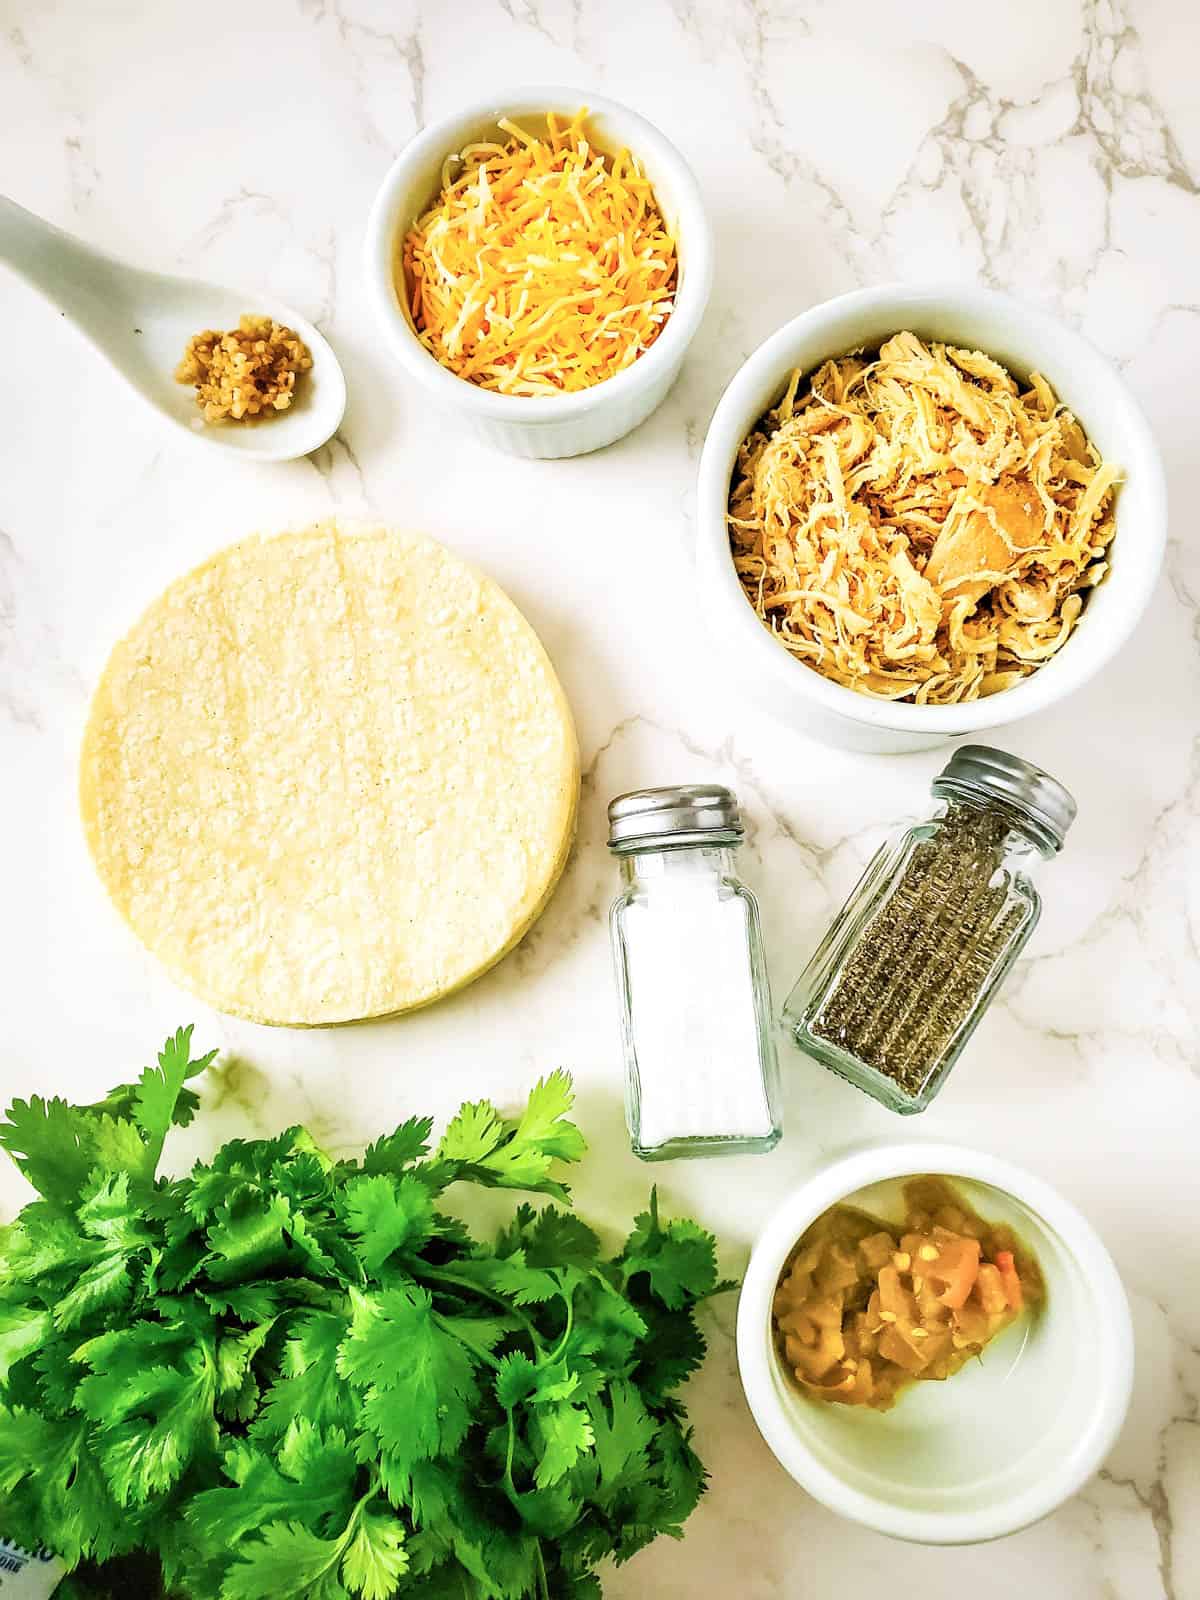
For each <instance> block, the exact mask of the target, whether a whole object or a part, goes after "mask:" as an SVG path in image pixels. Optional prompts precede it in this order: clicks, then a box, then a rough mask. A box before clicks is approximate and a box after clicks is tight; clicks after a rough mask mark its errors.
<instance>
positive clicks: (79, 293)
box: [0, 196, 346, 461]
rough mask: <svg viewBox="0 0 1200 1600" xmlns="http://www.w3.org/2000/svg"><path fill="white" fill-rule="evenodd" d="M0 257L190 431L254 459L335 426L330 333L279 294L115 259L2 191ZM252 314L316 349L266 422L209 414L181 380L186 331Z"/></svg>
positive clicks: (298, 446) (296, 448) (337, 398)
mask: <svg viewBox="0 0 1200 1600" xmlns="http://www.w3.org/2000/svg"><path fill="white" fill-rule="evenodd" d="M0 263H4V264H7V265H8V266H10V267H11V268H12V269H13V270H14V271H15V272H16V273H18V274H19V275H20V276H21V277H22V278H24V279H25V280H26V281H27V282H28V283H29V284H31V285H32V287H33V288H35V289H36V290H37V291H38V292H39V293H40V294H41V295H42V296H43V297H44V298H45V299H46V300H48V301H49V302H50V304H51V305H52V306H55V307H56V308H57V309H58V310H59V311H60V312H61V313H62V315H63V316H64V317H67V318H69V319H70V321H71V322H72V323H73V324H74V325H75V327H76V328H78V330H79V331H80V333H82V334H83V336H84V337H85V338H86V339H87V340H88V341H89V342H90V343H91V344H92V345H93V346H94V347H95V349H96V350H98V351H99V352H100V353H101V354H102V355H104V356H105V357H107V359H108V361H109V363H110V365H111V366H112V367H114V368H115V370H116V371H117V372H119V373H120V374H121V376H122V377H123V378H124V379H125V380H126V382H127V383H129V384H130V385H131V386H132V387H133V388H134V389H135V390H136V391H137V393H138V394H140V395H141V397H142V398H143V399H144V400H145V401H146V402H147V403H148V404H149V405H151V406H153V407H154V409H155V410H156V411H157V412H158V413H159V415H160V416H163V417H166V418H167V420H168V421H170V422H173V423H175V424H176V425H177V426H178V427H179V428H182V429H183V431H184V433H186V435H187V436H188V438H190V439H195V440H197V441H198V442H199V443H201V444H206V445H215V446H217V447H218V448H219V449H223V450H230V451H233V452H234V453H235V454H237V455H241V456H247V457H251V458H253V459H254V460H256V461H293V460H295V459H296V458H297V457H299V456H306V455H308V454H309V453H310V452H311V451H313V450H316V449H318V448H319V447H320V446H321V445H323V444H324V443H325V441H326V440H327V439H328V438H330V437H331V435H332V434H334V433H336V431H337V429H338V425H339V424H340V422H341V420H342V414H343V412H344V411H345V409H346V380H345V377H344V376H343V374H342V369H341V366H340V365H339V363H338V359H337V357H336V356H335V355H334V353H333V351H332V350H331V349H330V347H329V344H328V341H327V340H326V339H325V338H324V337H323V336H322V335H321V334H320V333H318V332H317V330H316V328H314V327H313V325H312V323H311V322H309V321H307V320H306V319H305V318H304V317H302V316H300V315H299V313H298V312H295V311H293V310H292V309H291V307H290V306H285V305H282V304H281V303H280V302H279V301H278V300H273V299H271V298H269V297H268V296H265V295H262V294H259V293H257V291H255V292H253V293H248V292H246V291H244V290H241V289H226V288H222V287H221V286H220V285H218V284H213V283H203V282H201V281H199V280H197V279H191V278H176V277H172V276H170V275H169V274H167V273H163V272H150V271H147V270H146V269H145V268H143V267H135V266H131V265H130V264H129V263H128V262H124V261H118V260H116V259H115V257H113V256H109V255H106V254H105V253H104V252H103V251H102V250H96V249H94V248H93V247H92V246H91V245H88V244H85V243H84V242H83V240H82V239H77V238H75V237H74V235H73V234H69V233H66V232H64V231H63V230H62V229H61V228H55V227H54V226H52V225H51V224H50V223H48V222H44V221H43V220H42V219H41V217H35V216H34V215H33V213H32V212H30V211H26V210H25V209H24V208H23V207H22V206H18V205H16V204H15V203H14V202H13V201H11V200H8V199H5V198H4V197H3V196H0ZM246 314H252V315H256V316H267V317H271V318H273V319H274V321H276V322H278V323H281V324H282V325H283V326H285V327H288V328H291V329H293V331H294V332H296V333H298V334H299V335H300V337H301V338H302V339H303V340H304V343H305V344H306V345H307V346H308V349H309V352H310V354H311V355H312V360H313V364H312V368H311V369H310V371H308V372H306V373H304V374H303V376H302V378H301V381H300V382H299V383H298V385H297V389H296V398H295V400H294V401H293V403H292V404H291V405H290V406H289V407H288V409H287V410H286V411H282V412H278V413H276V414H275V415H274V416H271V417H269V418H266V419H265V420H264V421H261V422H253V423H218V424H212V423H206V422H205V421H204V419H203V417H202V416H201V415H200V408H199V406H197V404H196V391H195V390H194V389H193V388H192V386H191V385H190V384H183V383H177V382H176V381H175V369H176V367H178V365H179V363H180V361H181V360H182V359H183V353H184V350H185V349H186V348H187V343H188V340H189V339H191V338H192V336H193V335H194V334H197V333H201V332H203V331H204V329H206V328H221V329H227V328H236V327H237V325H238V319H239V317H242V316H244V315H246Z"/></svg>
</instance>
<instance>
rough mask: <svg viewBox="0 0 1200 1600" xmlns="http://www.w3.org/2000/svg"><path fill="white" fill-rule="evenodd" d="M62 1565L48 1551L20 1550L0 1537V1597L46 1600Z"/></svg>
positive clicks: (61, 1574) (60, 1578) (3, 1599)
mask: <svg viewBox="0 0 1200 1600" xmlns="http://www.w3.org/2000/svg"><path fill="white" fill-rule="evenodd" d="M62 1576H63V1565H62V1562H61V1561H59V1560H58V1559H57V1558H56V1557H54V1556H52V1555H51V1554H50V1552H49V1551H48V1550H22V1548H21V1546H20V1545H19V1544H11V1543H10V1542H9V1541H8V1540H7V1539H0V1600H50V1596H51V1595H52V1594H53V1593H54V1591H55V1589H57V1588H58V1585H59V1583H60V1582H61V1580H62Z"/></svg>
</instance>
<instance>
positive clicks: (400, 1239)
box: [339, 1173, 434, 1273]
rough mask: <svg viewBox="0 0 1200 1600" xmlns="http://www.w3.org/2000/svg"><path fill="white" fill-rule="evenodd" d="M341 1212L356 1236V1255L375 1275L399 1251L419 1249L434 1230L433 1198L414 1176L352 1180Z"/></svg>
mask: <svg viewBox="0 0 1200 1600" xmlns="http://www.w3.org/2000/svg"><path fill="white" fill-rule="evenodd" d="M339 1212H340V1214H341V1216H342V1219H343V1221H344V1223H345V1226H346V1229H347V1231H348V1232H349V1233H350V1234H352V1235H353V1236H354V1243H353V1246H352V1248H353V1250H354V1253H355V1255H356V1256H357V1257H358V1259H359V1260H360V1261H361V1262H362V1264H363V1266H364V1267H365V1268H366V1270H367V1271H368V1272H372V1273H377V1272H378V1271H379V1269H380V1268H381V1267H382V1266H383V1265H384V1264H385V1263H386V1262H387V1261H388V1259H389V1258H390V1257H391V1256H393V1255H394V1254H395V1253H396V1252H397V1251H398V1250H406V1251H416V1250H419V1249H420V1248H421V1246H422V1245H423V1244H425V1243H426V1241H427V1240H428V1239H429V1238H431V1237H432V1235H433V1231H434V1221H433V1197H432V1196H431V1195H430V1193H429V1190H428V1189H427V1188H426V1186H425V1185H424V1184H423V1183H422V1182H421V1180H420V1179H419V1178H415V1177H413V1176H412V1174H411V1173H403V1174H401V1176H400V1177H399V1178H395V1177H392V1176H391V1175H384V1174H383V1173H378V1174H375V1175H372V1176H366V1177H362V1178H353V1179H351V1181H350V1182H349V1183H348V1184H347V1185H346V1186H345V1188H344V1189H343V1190H342V1194H341V1200H340V1203H339Z"/></svg>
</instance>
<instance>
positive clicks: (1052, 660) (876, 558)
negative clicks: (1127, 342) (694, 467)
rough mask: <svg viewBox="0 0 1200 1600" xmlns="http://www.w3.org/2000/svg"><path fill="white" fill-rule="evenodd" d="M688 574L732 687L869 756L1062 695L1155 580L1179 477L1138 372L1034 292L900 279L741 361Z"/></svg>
mask: <svg viewBox="0 0 1200 1600" xmlns="http://www.w3.org/2000/svg"><path fill="white" fill-rule="evenodd" d="M697 515H698V524H699V563H698V567H699V581H700V596H701V601H702V605H703V608H704V611H705V614H706V618H707V621H708V623H709V625H710V628H711V631H712V634H713V637H714V642H715V645H716V647H717V650H718V652H719V656H720V659H721V661H722V664H723V665H724V666H725V667H726V669H727V670H728V672H729V674H730V675H731V676H732V677H733V679H734V680H735V682H736V684H737V687H738V689H739V690H740V691H741V692H742V693H745V694H746V695H747V696H748V697H750V698H752V699H754V700H756V701H757V702H758V703H760V704H761V705H762V706H763V707H764V708H765V709H766V710H768V711H770V712H772V713H774V714H775V715H777V716H778V717H780V719H781V720H783V721H786V722H788V723H790V724H792V725H794V726H795V727H797V728H799V729H800V730H801V731H804V732H806V733H809V734H811V735H813V736H815V737H817V738H821V739H824V740H825V741H827V742H829V743H831V744H837V745H841V746H844V747H847V748H851V749H859V750H863V751H866V752H872V753H887V752H901V751H906V750H917V749H923V748H930V747H933V746H936V745H938V744H941V743H943V742H944V741H945V740H947V739H949V738H953V737H956V736H958V735H962V734H969V733H978V732H980V731H982V730H983V729H986V728H990V727H997V726H1000V725H1003V724H1005V723H1009V722H1013V721H1016V720H1017V719H1019V718H1021V717H1025V716H1028V715H1031V714H1032V713H1034V712H1037V711H1040V710H1043V709H1045V708H1046V707H1048V706H1050V705H1053V704H1056V703H1057V702H1058V701H1060V700H1062V699H1063V698H1064V697H1065V696H1067V695H1069V694H1071V693H1072V692H1074V690H1076V689H1077V688H1079V687H1080V686H1081V685H1082V684H1084V683H1085V682H1086V681H1087V680H1088V679H1089V678H1091V677H1092V676H1093V675H1094V674H1095V673H1096V672H1098V671H1099V670H1100V669H1101V668H1102V667H1103V666H1105V665H1106V664H1107V663H1108V662H1110V661H1111V660H1112V659H1113V657H1114V656H1116V655H1117V653H1118V652H1119V651H1120V650H1121V648H1122V647H1123V646H1124V644H1125V643H1126V641H1127V640H1128V638H1129V636H1130V634H1131V633H1132V631H1133V629H1134V627H1135V626H1136V624H1137V622H1138V620H1139V619H1140V617H1141V615H1142V613H1143V611H1144V610H1145V607H1146V605H1147V603H1148V601H1149V598H1150V594H1151V591H1152V590H1153V587H1154V584H1155V581H1156V579H1157V576H1158V572H1159V568H1160V566H1161V563H1162V555H1163V549H1164V544H1165V538H1166V489H1165V483H1164V477H1163V470H1162V463H1161V460H1160V458H1159V453H1158V449H1157V446H1156V445H1155V442H1154V439H1153V436H1152V434H1151V432H1150V429H1149V426H1148V424H1147V422H1146V420H1145V418H1144V416H1143V415H1142V412H1141V410H1140V409H1139V407H1138V405H1137V403H1136V401H1135V400H1134V399H1133V397H1132V395H1131V394H1130V392H1129V390H1128V388H1127V387H1126V385H1125V383H1124V381H1123V380H1122V379H1121V377H1120V376H1119V375H1118V374H1117V372H1116V371H1115V369H1114V368H1113V367H1112V366H1111V365H1110V364H1109V362H1108V361H1107V360H1106V359H1105V358H1104V357H1103V356H1102V355H1101V354H1100V353H1099V352H1098V351H1097V350H1096V349H1094V348H1093V346H1092V345H1090V344H1089V343H1088V342H1087V341H1086V340H1085V339H1083V338H1082V337H1081V336H1080V335H1078V334H1076V333H1074V332H1073V331H1072V330H1071V329H1069V328H1067V327H1065V326H1063V325H1062V324H1061V323H1059V322H1058V321H1056V320H1055V319H1054V318H1053V317H1051V316H1049V315H1047V314H1046V313H1045V312H1042V311H1038V310H1035V309H1034V308H1032V307H1028V306H1024V305H1021V304H1020V303H1018V302H1017V301H1015V300H1012V299H1009V298H1008V297H1007V296H1005V295H1002V294H998V293H996V292H994V291H992V290H989V289H983V288H976V287H972V286H968V285H953V284H950V285H933V286H920V285H913V286H907V285H898V284H893V285H888V286H883V287H880V288H872V289H863V290H859V291H856V292H855V293H852V294H847V295H843V296H841V297H840V298H838V299H835V300H830V301H827V302H825V303H824V304H822V305H818V306H814V307H813V308H812V309H811V310H809V311H806V312H804V313H803V314H802V315H800V316H798V317H796V318H795V319H794V320H793V321H792V322H789V323H787V324H786V325H785V326H784V327H783V328H781V329H779V331H778V332H777V333H775V334H773V335H772V336H771V338H769V339H768V340H767V341H766V342H765V343H764V344H763V345H761V346H760V347H759V348H758V350H756V351H755V352H754V354H753V355H752V356H751V357H750V359H749V360H748V361H747V362H746V363H745V364H744V366H743V367H742V368H741V370H740V371H739V372H738V373H736V374H735V376H734V378H733V380H732V382H731V383H730V385H729V387H728V388H727V389H726V391H725V394H724V395H723V397H722V399H721V401H720V404H719V405H718V407H717V410H716V412H715V414H714V416H713V420H712V423H711V425H710V427H709V431H708V436H707V438H706V441H705V446H704V452H703V456H702V459H701V465H700V483H699V495H698V513H697Z"/></svg>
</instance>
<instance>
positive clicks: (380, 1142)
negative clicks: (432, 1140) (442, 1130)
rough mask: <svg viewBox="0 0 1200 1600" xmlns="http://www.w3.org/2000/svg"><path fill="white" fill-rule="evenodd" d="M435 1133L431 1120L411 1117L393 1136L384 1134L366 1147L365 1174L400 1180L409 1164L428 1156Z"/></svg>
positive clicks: (364, 1157) (429, 1118)
mask: <svg viewBox="0 0 1200 1600" xmlns="http://www.w3.org/2000/svg"><path fill="white" fill-rule="evenodd" d="M432 1132H433V1118H432V1117H409V1119H408V1121H407V1122H402V1123H401V1124H400V1126H399V1127H398V1128H397V1129H396V1130H395V1132H394V1133H389V1134H385V1135H384V1137H383V1138H382V1139H376V1140H375V1142H374V1144H369V1145H368V1146H367V1150H366V1154H365V1155H364V1156H363V1161H362V1168H363V1171H364V1172H365V1173H367V1174H368V1175H369V1176H374V1175H376V1174H378V1173H385V1174H389V1175H390V1176H391V1177H393V1178H398V1177H400V1176H401V1174H402V1173H403V1172H404V1169H405V1168H406V1167H407V1166H408V1165H409V1163H410V1162H413V1161H418V1160H419V1159H420V1158H421V1157H422V1156H424V1155H427V1154H428V1152H429V1136H430V1134H431V1133H432Z"/></svg>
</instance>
